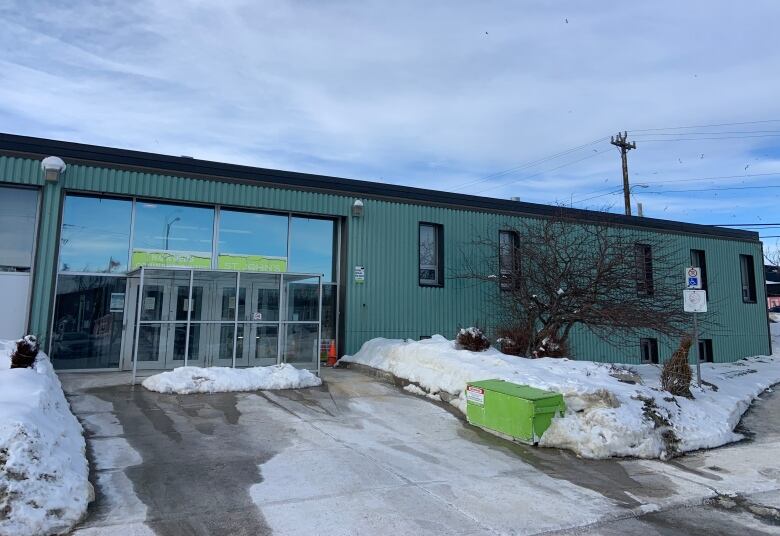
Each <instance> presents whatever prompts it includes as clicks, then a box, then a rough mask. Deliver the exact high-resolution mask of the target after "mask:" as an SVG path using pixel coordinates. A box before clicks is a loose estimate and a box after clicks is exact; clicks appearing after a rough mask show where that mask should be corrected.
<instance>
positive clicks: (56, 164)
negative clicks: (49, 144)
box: [41, 156, 67, 182]
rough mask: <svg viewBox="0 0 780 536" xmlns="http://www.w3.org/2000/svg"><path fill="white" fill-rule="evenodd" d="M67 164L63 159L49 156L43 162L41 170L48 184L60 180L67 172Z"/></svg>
mask: <svg viewBox="0 0 780 536" xmlns="http://www.w3.org/2000/svg"><path fill="white" fill-rule="evenodd" d="M66 167H67V166H66V165H65V162H63V161H62V158H59V157H57V156H47V157H46V158H44V159H43V160H42V161H41V169H42V170H43V178H44V179H46V181H47V182H57V181H58V180H59V179H60V175H62V173H63V172H64V171H65V168H66Z"/></svg>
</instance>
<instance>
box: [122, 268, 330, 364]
mask: <svg viewBox="0 0 780 536" xmlns="http://www.w3.org/2000/svg"><path fill="white" fill-rule="evenodd" d="M127 285H128V288H127V293H126V296H127V299H128V303H127V304H126V307H125V319H126V321H127V326H126V329H125V330H124V334H125V335H124V340H123V345H122V347H123V350H122V354H123V358H122V368H123V369H125V370H153V369H171V368H175V367H180V366H186V365H190V366H227V367H247V366H267V365H273V364H276V363H291V364H294V365H295V366H297V367H301V368H307V369H310V370H318V368H319V363H320V355H319V354H320V351H319V349H320V345H321V343H320V341H321V333H322V326H321V309H322V281H321V277H320V276H319V275H311V274H291V273H265V272H227V271H222V270H196V269H159V268H140V269H138V270H135V271H134V272H131V273H130V274H128V283H127Z"/></svg>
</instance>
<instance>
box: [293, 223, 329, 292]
mask: <svg viewBox="0 0 780 536" xmlns="http://www.w3.org/2000/svg"><path fill="white" fill-rule="evenodd" d="M333 235H334V222H333V220H320V219H315V218H299V217H293V218H292V220H291V222H290V271H291V272H296V273H303V274H323V278H322V279H323V281H333V273H334V269H333V265H334V255H333V243H334V240H333Z"/></svg>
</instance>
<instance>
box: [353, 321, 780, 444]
mask: <svg viewBox="0 0 780 536" xmlns="http://www.w3.org/2000/svg"><path fill="white" fill-rule="evenodd" d="M778 346H780V333H778V338H777V339H776V341H775V344H774V347H775V348H777V347H778ZM342 361H344V362H352V363H360V364H363V365H367V366H369V367H373V368H376V369H380V370H384V371H387V372H390V373H392V374H393V375H394V376H396V377H398V378H403V379H406V380H408V381H410V382H412V383H413V384H415V385H416V386H417V388H409V389H407V390H408V391H409V392H412V393H417V392H418V389H419V390H421V391H424V392H425V393H426V394H427V395H429V396H433V395H438V398H440V399H441V400H444V401H449V402H450V403H451V404H452V405H454V406H455V407H457V408H458V409H459V410H460V411H462V412H463V413H465V412H466V397H465V393H464V391H465V389H466V383H467V382H470V381H478V380H487V379H494V378H496V379H502V380H506V381H510V382H513V383H518V384H525V385H531V386H533V387H537V388H540V389H547V390H550V391H555V392H558V393H562V394H563V395H564V398H565V401H566V414H565V415H564V416H563V417H559V418H556V419H555V420H554V421H553V424H552V426H551V427H550V428H549V429H548V430H547V432H545V434H544V435H543V436H542V439H541V441H540V444H541V445H544V446H548V447H558V448H565V449H570V450H572V451H574V452H576V453H577V454H579V455H581V456H583V457H586V458H606V457H610V456H636V457H641V458H667V457H669V456H672V455H674V454H675V453H677V452H685V451H690V450H696V449H700V448H712V447H717V446H720V445H723V444H725V443H729V442H731V441H736V440H738V439H740V438H741V436H740V435H739V434H736V433H734V431H733V430H734V427H735V426H736V425H737V423H738V422H739V419H740V417H741V415H742V414H743V413H744V412H745V410H746V409H747V408H748V406H749V405H750V402H751V401H752V400H753V399H755V398H756V397H757V396H758V395H759V394H761V393H762V392H763V391H764V390H765V389H766V388H768V387H769V386H771V385H773V384H775V383H777V382H780V352H775V354H774V356H767V357H754V358H749V359H743V360H741V361H739V362H736V363H729V364H712V363H703V364H702V378H703V380H704V381H705V382H708V384H710V385H708V384H705V385H704V388H703V389H698V388H697V387H696V386H695V384H694V385H692V386H691V391H692V392H693V394H694V397H695V399H694V400H689V399H686V398H681V397H673V396H672V395H671V394H669V393H668V392H665V391H662V390H660V372H661V370H660V367H659V366H657V365H641V366H636V367H631V370H632V371H633V372H634V373H635V374H630V373H629V371H626V370H623V369H617V368H616V367H615V366H613V365H610V364H606V363H594V362H590V361H573V360H569V359H555V358H543V359H523V358H518V357H514V356H509V355H506V354H502V353H500V352H499V351H497V350H496V349H494V348H490V349H489V350H487V351H485V352H469V351H467V350H460V349H459V348H458V347H457V344H456V343H455V342H453V341H449V340H447V339H445V338H444V337H442V336H440V335H436V336H434V337H432V338H430V339H425V340H421V341H411V340H407V341H403V340H391V339H373V340H370V341H368V342H366V343H365V344H364V345H363V347H362V348H361V349H360V351H359V352H357V353H356V354H355V355H353V356H344V357H343V358H342ZM615 376H619V377H620V378H621V380H623V381H619V380H618V378H617V377H615ZM632 376H633V377H635V378H637V379H638V380H640V381H639V382H638V383H635V384H632V383H627V382H626V378H629V381H630V378H631V377H632ZM713 386H714V387H713Z"/></svg>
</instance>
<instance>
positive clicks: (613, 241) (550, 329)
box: [457, 212, 688, 356]
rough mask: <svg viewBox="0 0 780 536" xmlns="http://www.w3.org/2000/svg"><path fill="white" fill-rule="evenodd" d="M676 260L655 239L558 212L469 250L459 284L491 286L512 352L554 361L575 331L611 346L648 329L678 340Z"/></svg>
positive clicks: (679, 263)
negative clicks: (463, 281)
mask: <svg viewBox="0 0 780 536" xmlns="http://www.w3.org/2000/svg"><path fill="white" fill-rule="evenodd" d="M477 252H483V253H484V255H480V254H478V253H477ZM683 259H684V256H682V254H681V252H680V251H678V250H676V249H675V246H674V243H673V242H672V241H671V240H669V239H668V238H666V237H664V235H661V234H659V233H652V232H647V231H642V230H632V229H626V228H616V227H615V226H614V225H610V224H609V223H584V222H582V221H574V220H571V219H567V218H566V217H565V216H564V214H563V212H561V213H558V214H556V215H554V216H552V217H549V218H545V219H528V220H526V221H524V222H523V223H520V224H516V225H514V226H512V227H506V226H505V227H502V232H501V233H497V234H496V236H494V237H490V238H481V239H479V240H477V241H476V242H475V243H472V244H471V245H470V247H469V248H468V251H467V252H464V261H463V262H464V266H465V270H464V272H463V273H460V274H458V276H457V277H460V278H465V279H470V280H476V281H481V282H490V283H492V285H488V286H487V288H488V289H490V290H489V292H491V293H492V296H493V298H492V299H491V300H490V306H491V308H492V309H493V310H494V312H497V313H498V315H499V321H498V324H497V325H496V326H494V327H495V328H496V331H497V332H498V333H499V334H500V335H509V336H511V337H512V338H513V339H514V344H515V345H519V346H520V347H519V348H516V350H517V353H519V354H521V355H526V356H532V355H538V356H543V355H560V353H563V350H562V349H563V348H565V347H566V343H567V342H568V339H569V336H570V334H571V332H572V329H573V328H574V327H575V326H578V325H579V326H582V327H584V328H586V329H588V330H590V331H591V332H593V333H594V334H595V335H597V336H598V337H600V338H601V339H603V340H605V341H607V342H610V343H612V344H620V342H621V340H624V339H625V337H626V335H630V334H634V335H637V334H640V333H643V332H646V331H647V330H652V331H655V332H659V333H662V334H666V335H671V336H676V335H681V334H682V333H684V331H685V330H684V326H686V324H687V322H688V319H687V318H686V316H685V313H683V311H682V303H681V299H682V293H681V292H680V291H681V284H682V274H683V263H684V262H685V261H684V260H683ZM556 352H559V353H557V354H556Z"/></svg>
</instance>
